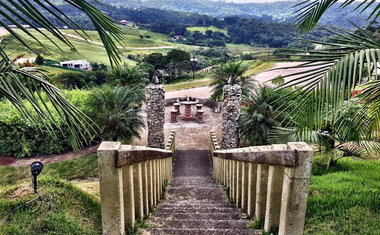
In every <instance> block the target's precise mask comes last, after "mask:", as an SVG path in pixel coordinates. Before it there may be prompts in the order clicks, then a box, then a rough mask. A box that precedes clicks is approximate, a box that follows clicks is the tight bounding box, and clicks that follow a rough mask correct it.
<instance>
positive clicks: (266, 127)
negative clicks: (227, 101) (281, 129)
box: [240, 85, 290, 145]
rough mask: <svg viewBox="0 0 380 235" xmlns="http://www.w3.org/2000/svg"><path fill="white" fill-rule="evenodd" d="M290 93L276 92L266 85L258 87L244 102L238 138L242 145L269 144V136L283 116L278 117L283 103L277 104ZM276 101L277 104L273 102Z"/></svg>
mask: <svg viewBox="0 0 380 235" xmlns="http://www.w3.org/2000/svg"><path fill="white" fill-rule="evenodd" d="M289 92H290V91H284V90H283V91H276V90H275V89H274V88H272V87H269V86H267V85H258V86H256V87H255V88H254V89H253V92H252V94H251V95H250V96H248V97H247V98H246V99H245V100H244V103H245V105H246V106H245V107H244V109H243V111H242V114H241V117H240V136H241V139H242V142H243V143H248V144H249V145H267V144H269V139H268V137H269V134H270V132H271V131H272V129H273V128H274V127H277V126H281V122H283V121H285V114H284V113H282V114H281V115H280V113H279V111H278V108H279V107H281V106H282V105H284V103H280V102H278V100H281V97H284V96H285V95H286V94H288V93H289ZM275 101H277V102H275Z"/></svg>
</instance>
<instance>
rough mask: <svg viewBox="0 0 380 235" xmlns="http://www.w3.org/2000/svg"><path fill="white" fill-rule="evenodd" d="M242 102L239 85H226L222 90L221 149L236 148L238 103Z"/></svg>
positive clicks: (238, 115)
mask: <svg viewBox="0 0 380 235" xmlns="http://www.w3.org/2000/svg"><path fill="white" fill-rule="evenodd" d="M241 100H242V92H241V87H240V86H239V85H233V86H231V85H226V86H224V88H223V104H222V118H223V122H222V141H221V147H222V148H223V149H232V148H237V147H238V134H239V133H238V131H239V117H240V103H241Z"/></svg>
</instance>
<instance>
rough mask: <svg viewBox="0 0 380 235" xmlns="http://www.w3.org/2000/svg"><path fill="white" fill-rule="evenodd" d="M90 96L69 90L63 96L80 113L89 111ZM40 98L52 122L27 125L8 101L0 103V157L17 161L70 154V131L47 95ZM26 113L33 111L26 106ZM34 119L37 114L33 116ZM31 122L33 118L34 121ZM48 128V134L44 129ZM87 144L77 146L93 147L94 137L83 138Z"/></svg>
mask: <svg viewBox="0 0 380 235" xmlns="http://www.w3.org/2000/svg"><path fill="white" fill-rule="evenodd" d="M88 95H89V92H88V91H79V90H72V91H67V92H66V94H65V97H66V99H67V100H68V101H69V102H71V103H72V104H73V105H75V106H76V107H78V108H79V110H81V111H83V112H87V111H88V108H87V107H86V105H85V101H86V99H87V97H88ZM41 98H42V99H43V100H44V101H45V104H46V105H47V107H48V108H49V109H50V110H52V111H51V112H50V114H51V115H52V118H53V119H54V120H56V121H55V122H49V123H41V124H39V125H30V122H29V121H28V120H27V119H25V118H23V116H22V115H21V114H20V113H19V111H18V110H17V109H16V108H15V107H14V106H12V104H11V103H10V102H9V101H6V100H4V101H2V102H0V155H7V156H17V157H18V158H22V157H28V156H35V155H45V154H57V153H62V152H64V151H67V150H72V141H74V140H73V139H72V137H71V133H70V130H69V129H68V128H67V127H66V123H65V122H64V120H63V118H62V117H61V116H60V115H61V114H60V113H59V112H57V111H55V109H54V108H53V104H52V103H51V102H50V101H49V100H48V97H47V96H46V94H44V93H41ZM25 108H26V110H29V111H30V110H32V109H33V106H32V105H31V104H30V103H27V102H26V106H25ZM34 115H37V114H34ZM32 118H36V117H33V116H32ZM45 125H47V126H49V128H50V130H49V131H48V130H46V129H44V128H43V127H44V126H45ZM84 138H86V141H83V140H82V142H81V143H80V144H81V145H83V146H86V145H88V144H91V143H92V139H93V137H92V136H91V135H88V134H86V135H85V136H84Z"/></svg>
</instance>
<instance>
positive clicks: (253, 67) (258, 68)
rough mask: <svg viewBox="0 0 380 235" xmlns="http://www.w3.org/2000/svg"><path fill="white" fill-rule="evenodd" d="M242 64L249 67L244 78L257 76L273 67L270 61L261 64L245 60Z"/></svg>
mask: <svg viewBox="0 0 380 235" xmlns="http://www.w3.org/2000/svg"><path fill="white" fill-rule="evenodd" d="M244 64H246V65H247V66H248V67H249V69H248V71H246V72H245V73H244V76H252V75H255V74H259V73H261V72H264V71H265V70H268V69H270V68H272V67H273V66H274V62H272V61H269V62H263V61H261V60H247V61H244Z"/></svg>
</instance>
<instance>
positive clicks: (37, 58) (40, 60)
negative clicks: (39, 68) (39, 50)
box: [36, 55, 45, 65]
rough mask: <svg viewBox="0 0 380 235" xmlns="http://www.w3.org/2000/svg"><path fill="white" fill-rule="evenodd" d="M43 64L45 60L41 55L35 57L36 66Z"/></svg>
mask: <svg viewBox="0 0 380 235" xmlns="http://www.w3.org/2000/svg"><path fill="white" fill-rule="evenodd" d="M44 62H45V58H44V57H42V56H41V55H37V57H36V64H38V65H42V64H44Z"/></svg>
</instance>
